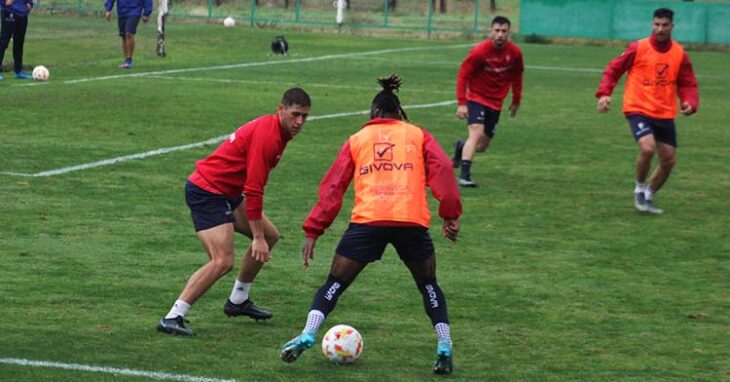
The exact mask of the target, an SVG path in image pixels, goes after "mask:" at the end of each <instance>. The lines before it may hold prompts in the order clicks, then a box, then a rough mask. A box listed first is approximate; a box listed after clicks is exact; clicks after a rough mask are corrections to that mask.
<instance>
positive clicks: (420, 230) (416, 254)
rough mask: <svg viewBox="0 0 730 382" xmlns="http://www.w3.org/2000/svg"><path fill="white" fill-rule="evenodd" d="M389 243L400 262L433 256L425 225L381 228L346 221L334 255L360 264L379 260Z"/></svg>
mask: <svg viewBox="0 0 730 382" xmlns="http://www.w3.org/2000/svg"><path fill="white" fill-rule="evenodd" d="M389 243H390V244H393V247H395V250H396V252H398V256H400V258H401V260H403V261H424V260H426V259H428V258H429V257H431V256H433V254H434V249H433V242H432V241H431V236H430V235H429V234H428V229H427V228H425V227H382V226H374V225H367V224H358V223H350V226H349V227H347V231H345V234H344V235H343V236H342V239H341V240H340V243H339V244H338V245H337V250H336V252H337V254H339V255H342V256H345V257H347V258H348V259H350V260H354V261H357V262H361V263H372V262H373V261H377V260H380V258H381V257H382V256H383V252H384V251H385V246H386V245H388V244H389Z"/></svg>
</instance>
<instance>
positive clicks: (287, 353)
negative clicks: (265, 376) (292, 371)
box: [281, 332, 314, 363]
mask: <svg viewBox="0 0 730 382" xmlns="http://www.w3.org/2000/svg"><path fill="white" fill-rule="evenodd" d="M312 346H314V333H311V332H302V334H300V335H298V336H296V337H294V338H292V339H291V341H289V342H287V343H285V344H284V346H282V348H281V359H282V360H283V361H284V362H288V363H292V362H294V361H296V360H297V358H299V356H300V355H301V354H302V353H303V352H304V351H305V350H307V349H309V348H311V347H312Z"/></svg>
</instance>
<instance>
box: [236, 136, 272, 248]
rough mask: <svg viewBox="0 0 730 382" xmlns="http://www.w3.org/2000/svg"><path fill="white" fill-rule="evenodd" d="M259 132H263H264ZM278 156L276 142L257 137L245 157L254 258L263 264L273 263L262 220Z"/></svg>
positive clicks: (245, 185)
mask: <svg viewBox="0 0 730 382" xmlns="http://www.w3.org/2000/svg"><path fill="white" fill-rule="evenodd" d="M260 130H261V131H263V129H260ZM277 154H278V149H277V147H276V142H274V140H273V139H270V137H268V136H265V135H263V134H258V135H254V137H253V138H252V139H251V143H250V144H249V147H248V152H247V155H246V183H245V184H244V186H243V194H244V195H245V197H246V218H247V219H248V221H249V223H250V225H251V233H252V235H253V241H252V242H251V255H252V257H253V258H254V259H255V260H256V261H260V262H266V261H269V260H271V254H270V253H269V244H268V243H267V242H266V239H265V237H264V228H263V222H262V218H263V209H264V189H265V188H266V183H267V182H268V180H269V172H270V171H271V169H272V168H273V163H275V161H276V155H277Z"/></svg>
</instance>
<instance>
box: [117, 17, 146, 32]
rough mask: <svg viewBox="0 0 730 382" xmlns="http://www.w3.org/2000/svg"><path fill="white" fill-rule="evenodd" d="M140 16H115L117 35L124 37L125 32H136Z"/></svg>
mask: <svg viewBox="0 0 730 382" xmlns="http://www.w3.org/2000/svg"><path fill="white" fill-rule="evenodd" d="M140 18H141V16H122V15H119V16H117V26H118V27H119V36H120V37H124V35H125V34H127V33H129V34H135V33H137V24H139V19H140Z"/></svg>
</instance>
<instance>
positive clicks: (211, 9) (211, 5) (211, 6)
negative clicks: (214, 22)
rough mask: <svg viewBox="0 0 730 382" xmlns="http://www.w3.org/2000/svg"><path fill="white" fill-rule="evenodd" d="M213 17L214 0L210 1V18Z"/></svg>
mask: <svg viewBox="0 0 730 382" xmlns="http://www.w3.org/2000/svg"><path fill="white" fill-rule="evenodd" d="M211 16H213V0H208V18H211Z"/></svg>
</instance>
